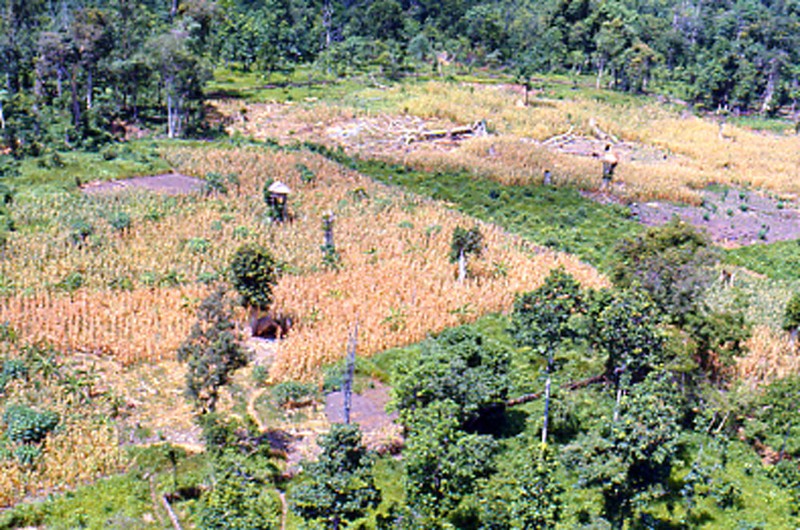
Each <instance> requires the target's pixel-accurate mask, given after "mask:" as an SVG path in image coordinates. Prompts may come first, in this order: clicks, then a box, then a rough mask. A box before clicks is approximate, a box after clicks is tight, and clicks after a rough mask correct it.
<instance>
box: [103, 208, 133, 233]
mask: <svg viewBox="0 0 800 530" xmlns="http://www.w3.org/2000/svg"><path fill="white" fill-rule="evenodd" d="M108 224H110V225H111V228H113V229H114V230H116V231H118V232H124V231H126V230H128V229H129V228H130V227H131V216H130V215H128V214H127V213H125V212H114V213H112V214H111V215H110V216H109V218H108Z"/></svg>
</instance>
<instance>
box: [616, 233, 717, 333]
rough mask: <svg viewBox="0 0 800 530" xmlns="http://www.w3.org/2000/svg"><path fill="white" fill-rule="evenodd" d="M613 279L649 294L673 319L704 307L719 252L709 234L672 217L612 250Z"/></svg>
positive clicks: (677, 322)
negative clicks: (613, 257) (667, 221)
mask: <svg viewBox="0 0 800 530" xmlns="http://www.w3.org/2000/svg"><path fill="white" fill-rule="evenodd" d="M614 256H615V262H614V265H613V267H612V271H611V279H612V281H613V282H614V283H615V284H616V285H618V286H619V287H622V288H637V289H641V290H643V291H644V292H645V293H647V294H648V295H649V296H650V297H651V298H652V299H653V301H654V302H655V303H656V304H657V305H658V307H659V308H660V310H661V311H663V312H664V314H666V315H667V316H668V317H669V318H670V319H671V320H672V321H673V322H675V323H676V324H678V325H682V324H683V323H684V322H685V321H686V319H687V317H688V315H690V314H697V313H700V312H702V310H703V294H704V291H705V289H706V288H707V287H708V285H709V283H710V282H711V279H712V276H713V273H712V271H711V268H710V267H711V265H713V264H714V263H716V261H717V255H716V253H715V252H714V251H713V250H712V248H711V245H710V242H709V240H708V238H707V237H706V236H705V235H703V234H701V233H700V232H698V231H697V230H696V229H695V228H693V227H692V226H691V225H690V224H688V223H685V222H683V221H681V220H679V219H677V218H676V219H673V220H672V221H670V222H669V223H668V224H666V225H664V226H662V227H654V228H650V229H648V230H647V232H646V233H645V234H644V235H642V236H637V237H633V238H626V239H624V240H622V241H621V242H620V243H619V244H618V246H617V248H616V249H615V252H614Z"/></svg>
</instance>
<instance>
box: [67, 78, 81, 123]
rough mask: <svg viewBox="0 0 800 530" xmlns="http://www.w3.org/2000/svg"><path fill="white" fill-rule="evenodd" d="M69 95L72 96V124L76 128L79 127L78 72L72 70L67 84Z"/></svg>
mask: <svg viewBox="0 0 800 530" xmlns="http://www.w3.org/2000/svg"><path fill="white" fill-rule="evenodd" d="M69 89H70V95H71V96H72V123H73V125H74V126H75V127H76V128H78V127H80V125H81V101H80V98H79V97H78V71H77V68H73V69H72V77H71V78H70V83H69Z"/></svg>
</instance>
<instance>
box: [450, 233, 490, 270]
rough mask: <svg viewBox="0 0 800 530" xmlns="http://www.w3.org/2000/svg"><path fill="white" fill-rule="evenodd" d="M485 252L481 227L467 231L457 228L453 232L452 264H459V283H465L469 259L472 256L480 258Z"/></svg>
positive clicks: (451, 244) (451, 245) (451, 246)
mask: <svg viewBox="0 0 800 530" xmlns="http://www.w3.org/2000/svg"><path fill="white" fill-rule="evenodd" d="M482 252H483V234H481V229H480V227H479V226H477V225H476V226H474V227H472V228H470V229H469V230H467V229H466V228H462V227H460V226H457V227H456V228H455V230H453V239H452V241H451V243H450V262H451V263H458V281H459V282H460V283H463V282H464V280H465V279H466V277H467V257H468V256H469V255H471V254H473V255H475V256H480V255H481V253H482Z"/></svg>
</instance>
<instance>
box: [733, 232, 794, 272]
mask: <svg viewBox="0 0 800 530" xmlns="http://www.w3.org/2000/svg"><path fill="white" fill-rule="evenodd" d="M725 261H726V262H727V263H732V264H734V265H739V266H741V267H745V268H747V269H750V270H751V271H755V272H758V273H761V274H765V275H767V276H769V277H770V278H774V279H776V280H800V239H796V240H794V241H779V242H776V243H771V244H769V245H751V246H748V247H741V248H736V249H732V250H728V251H727V252H726V254H725Z"/></svg>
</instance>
